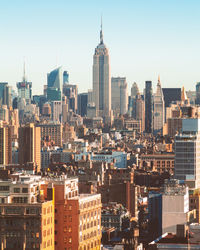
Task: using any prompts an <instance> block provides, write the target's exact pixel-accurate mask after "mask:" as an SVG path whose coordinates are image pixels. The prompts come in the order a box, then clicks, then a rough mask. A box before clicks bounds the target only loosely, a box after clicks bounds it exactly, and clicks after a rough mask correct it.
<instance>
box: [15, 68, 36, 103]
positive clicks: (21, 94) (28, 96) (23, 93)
mask: <svg viewBox="0 0 200 250" xmlns="http://www.w3.org/2000/svg"><path fill="white" fill-rule="evenodd" d="M17 89H18V101H20V100H22V99H24V100H25V102H26V104H31V101H32V82H28V81H27V79H26V75H25V65H24V76H23V79H22V82H18V83H17Z"/></svg>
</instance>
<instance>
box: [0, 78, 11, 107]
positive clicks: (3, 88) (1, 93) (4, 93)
mask: <svg viewBox="0 0 200 250" xmlns="http://www.w3.org/2000/svg"><path fill="white" fill-rule="evenodd" d="M0 105H7V107H8V108H9V107H10V106H12V100H11V87H10V86H8V83H7V82H0Z"/></svg>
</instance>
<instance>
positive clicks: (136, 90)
mask: <svg viewBox="0 0 200 250" xmlns="http://www.w3.org/2000/svg"><path fill="white" fill-rule="evenodd" d="M139 92H140V91H139V88H138V85H137V83H136V82H134V83H133V84H132V87H131V98H136V96H137V95H138V94H139Z"/></svg>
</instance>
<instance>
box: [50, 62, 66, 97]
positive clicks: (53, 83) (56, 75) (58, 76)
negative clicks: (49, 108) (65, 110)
mask: <svg viewBox="0 0 200 250" xmlns="http://www.w3.org/2000/svg"><path fill="white" fill-rule="evenodd" d="M62 84H63V73H62V68H61V67H59V68H57V69H54V70H53V71H51V72H50V73H48V74H47V100H48V101H61V99H62Z"/></svg>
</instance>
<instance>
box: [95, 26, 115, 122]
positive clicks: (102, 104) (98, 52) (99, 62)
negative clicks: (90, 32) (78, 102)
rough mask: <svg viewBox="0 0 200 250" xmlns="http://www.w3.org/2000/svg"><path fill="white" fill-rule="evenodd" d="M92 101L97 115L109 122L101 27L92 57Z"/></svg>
mask: <svg viewBox="0 0 200 250" xmlns="http://www.w3.org/2000/svg"><path fill="white" fill-rule="evenodd" d="M93 100H94V102H95V105H96V109H97V115H98V116H101V117H103V118H104V120H105V122H106V123H107V122H110V118H111V79H110V61H109V53H108V49H107V48H106V46H105V44H104V42H103V31H102V25H101V31H100V43H99V45H98V46H97V47H96V49H95V53H94V56H93Z"/></svg>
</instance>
